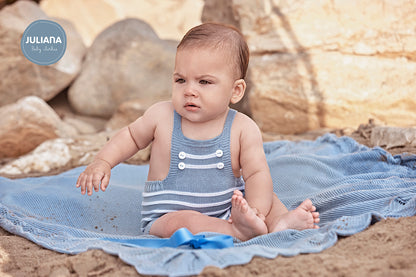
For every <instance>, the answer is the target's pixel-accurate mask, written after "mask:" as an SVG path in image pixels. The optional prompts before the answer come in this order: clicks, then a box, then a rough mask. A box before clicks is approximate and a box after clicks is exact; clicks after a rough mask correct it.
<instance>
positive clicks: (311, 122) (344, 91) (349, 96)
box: [203, 0, 416, 134]
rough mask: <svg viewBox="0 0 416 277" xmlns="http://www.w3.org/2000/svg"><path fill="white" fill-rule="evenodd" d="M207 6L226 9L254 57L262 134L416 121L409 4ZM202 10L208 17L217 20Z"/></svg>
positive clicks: (414, 18)
mask: <svg viewBox="0 0 416 277" xmlns="http://www.w3.org/2000/svg"><path fill="white" fill-rule="evenodd" d="M230 2H231V3H229V5H226V6H224V5H223V3H222V1H220V0H206V3H207V4H209V5H210V6H215V5H218V7H223V8H227V9H228V11H227V12H223V13H222V14H224V15H227V16H229V17H232V18H231V19H223V21H224V22H227V23H233V22H234V25H236V26H238V27H239V28H240V29H241V31H242V32H243V34H244V35H245V37H246V39H247V41H248V44H249V47H250V51H251V54H252V56H251V61H250V66H249V68H250V70H249V79H250V85H251V86H250V91H249V94H250V98H249V100H250V107H251V112H252V116H253V118H254V119H255V120H256V121H257V122H258V124H259V125H260V127H261V129H262V130H263V131H265V132H272V133H286V134H289V133H301V132H305V131H307V130H311V129H317V128H324V127H329V128H338V127H340V126H342V127H353V128H355V127H357V126H358V125H359V124H360V123H362V122H367V121H368V119H369V118H373V119H375V120H378V121H381V122H384V123H385V124H388V125H394V126H409V125H414V124H415V122H416V109H415V108H414V107H415V106H416V97H415V95H416V94H415V91H416V83H415V82H414V79H415V77H416V62H415V61H416V54H415V53H416V13H414V12H413V11H414V3H413V2H412V1H407V0H398V1H381V2H380V1H372V0H360V1H359V0H353V1H351V0H340V1H330V0H325V1H314V0H301V1H296V2H291V1H288V2H282V1H250V0H231V1H230ZM214 11H215V9H212V8H211V9H205V10H204V15H203V18H204V20H210V19H215V18H217V17H218V16H217V14H216V13H215V12H214Z"/></svg>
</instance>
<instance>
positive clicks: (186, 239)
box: [102, 228, 234, 249]
mask: <svg viewBox="0 0 416 277" xmlns="http://www.w3.org/2000/svg"><path fill="white" fill-rule="evenodd" d="M102 240H106V241H112V242H118V243H121V244H122V245H125V246H131V247H150V248H161V247H173V248H176V247H179V246H182V245H189V246H191V247H192V248H194V249H222V248H228V247H233V246H234V242H233V237H232V236H227V235H218V236H212V237H209V238H206V237H205V235H193V234H192V233H191V232H189V230H188V229H186V228H181V229H179V230H177V231H176V232H175V233H174V234H173V235H172V236H171V237H170V238H167V239H113V238H102Z"/></svg>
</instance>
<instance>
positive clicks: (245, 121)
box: [233, 112, 260, 135]
mask: <svg viewBox="0 0 416 277" xmlns="http://www.w3.org/2000/svg"><path fill="white" fill-rule="evenodd" d="M233 127H236V128H235V130H237V131H239V132H241V134H243V135H244V134H250V133H253V132H254V133H256V134H259V133H260V129H259V127H258V125H257V123H256V122H255V121H254V120H253V119H251V118H250V117H249V116H247V115H246V114H243V113H241V112H237V113H236V115H235V118H234V124H233Z"/></svg>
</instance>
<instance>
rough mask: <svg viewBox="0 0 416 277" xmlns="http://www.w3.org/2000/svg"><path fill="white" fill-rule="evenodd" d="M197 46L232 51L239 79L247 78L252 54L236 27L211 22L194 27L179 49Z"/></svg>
mask: <svg viewBox="0 0 416 277" xmlns="http://www.w3.org/2000/svg"><path fill="white" fill-rule="evenodd" d="M195 46H197V47H214V48H218V49H230V51H231V53H232V55H233V56H234V57H233V59H234V61H235V64H236V66H237V68H238V69H239V78H240V79H244V78H245V77H246V73H247V67H248V62H249V56H250V54H249V50H248V46H247V42H246V41H245V39H244V36H243V34H242V33H241V32H240V31H239V30H238V29H237V28H235V27H234V26H231V25H225V24H221V23H212V22H211V23H203V24H201V25H198V26H196V27H193V28H192V29H190V30H189V31H188V32H187V33H186V34H185V36H184V37H183V38H182V40H181V42H180V43H179V45H178V47H177V49H178V50H180V49H183V48H186V47H195Z"/></svg>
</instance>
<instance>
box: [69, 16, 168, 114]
mask: <svg viewBox="0 0 416 277" xmlns="http://www.w3.org/2000/svg"><path fill="white" fill-rule="evenodd" d="M175 51H176V49H175V48H174V47H172V44H171V43H169V42H165V41H163V40H161V39H159V38H158V37H157V35H156V33H155V32H154V31H153V29H152V28H151V27H150V26H149V25H148V24H146V23H145V22H143V21H141V20H138V19H126V20H123V21H120V22H117V23H115V24H114V25H112V26H110V27H108V28H107V29H106V30H105V31H103V32H102V33H101V34H100V35H99V36H98V37H97V39H96V40H95V41H94V43H93V45H92V46H91V47H90V49H89V51H88V53H87V55H86V59H85V62H84V65H83V68H82V71H81V74H80V76H79V77H78V78H77V79H76V80H75V82H74V83H73V85H72V86H71V87H70V88H69V91H68V99H69V102H70V104H71V106H72V108H73V109H74V110H75V111H76V112H78V113H80V114H84V115H93V116H101V117H110V116H111V115H112V114H113V113H114V112H115V110H116V108H117V107H118V105H120V104H121V103H122V102H125V101H127V100H131V99H147V100H149V101H152V99H153V101H154V102H155V101H158V100H160V99H162V98H166V99H167V98H169V97H170V91H171V86H172V72H173V66H174V59H175Z"/></svg>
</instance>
